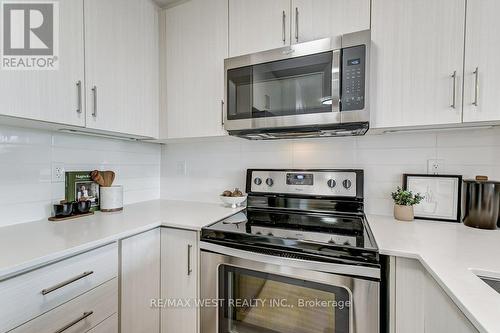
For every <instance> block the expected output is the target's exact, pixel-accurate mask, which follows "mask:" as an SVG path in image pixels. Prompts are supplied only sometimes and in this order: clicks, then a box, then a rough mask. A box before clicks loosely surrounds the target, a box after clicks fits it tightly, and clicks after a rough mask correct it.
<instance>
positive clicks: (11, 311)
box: [0, 243, 118, 332]
mask: <svg viewBox="0 0 500 333" xmlns="http://www.w3.org/2000/svg"><path fill="white" fill-rule="evenodd" d="M117 275H118V247H117V244H116V243H113V244H110V245H106V246H103V247H100V248H98V249H95V250H92V251H89V252H85V253H83V254H79V255H76V256H74V257H71V258H68V259H64V260H62V261H59V262H56V263H53V264H50V265H47V266H44V267H41V268H39V269H36V270H33V271H31V272H28V273H25V274H22V275H19V276H16V277H13V278H10V279H7V280H5V281H2V282H0V332H5V331H8V330H11V329H13V328H14V327H17V326H19V325H21V324H23V323H25V322H27V321H29V320H31V319H32V318H35V317H37V316H39V315H41V314H43V313H45V312H47V311H49V310H52V309H54V308H56V307H57V306H59V305H61V304H63V303H65V302H67V301H69V300H71V299H73V298H75V297H77V296H79V295H82V294H83V293H85V292H87V291H89V290H91V289H93V288H95V287H97V286H99V285H101V284H103V283H104V282H106V281H109V280H111V279H113V278H115V277H117ZM66 319H67V318H66Z"/></svg>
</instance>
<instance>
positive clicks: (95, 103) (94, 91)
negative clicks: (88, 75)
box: [92, 86, 97, 117]
mask: <svg viewBox="0 0 500 333" xmlns="http://www.w3.org/2000/svg"><path fill="white" fill-rule="evenodd" d="M92 96H93V97H94V109H93V111H92V117H97V86H93V87H92Z"/></svg>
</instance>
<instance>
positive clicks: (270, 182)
mask: <svg viewBox="0 0 500 333" xmlns="http://www.w3.org/2000/svg"><path fill="white" fill-rule="evenodd" d="M266 184H267V186H273V185H274V181H273V180H272V179H271V178H267V179H266Z"/></svg>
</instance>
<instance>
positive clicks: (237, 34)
mask: <svg viewBox="0 0 500 333" xmlns="http://www.w3.org/2000/svg"><path fill="white" fill-rule="evenodd" d="M289 44H290V0H272V1H269V0H252V1H248V0H229V56H231V57H234V56H238V55H242V54H247V53H254V52H260V51H264V50H269V49H275V48H278V47H283V46H285V45H289Z"/></svg>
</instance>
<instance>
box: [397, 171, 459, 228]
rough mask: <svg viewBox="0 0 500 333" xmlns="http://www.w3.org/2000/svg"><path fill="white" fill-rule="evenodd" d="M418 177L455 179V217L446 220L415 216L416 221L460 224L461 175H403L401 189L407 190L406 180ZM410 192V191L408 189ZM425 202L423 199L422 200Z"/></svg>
mask: <svg viewBox="0 0 500 333" xmlns="http://www.w3.org/2000/svg"><path fill="white" fill-rule="evenodd" d="M411 177H418V178H454V179H457V187H458V188H457V192H456V193H457V196H458V197H457V210H456V211H457V216H454V217H450V218H449V219H448V218H438V217H431V216H418V215H417V214H415V218H416V219H420V220H431V221H441V222H455V223H460V222H461V220H462V176H461V175H428V174H410V173H405V174H403V189H404V190H408V178H411ZM410 190H411V189H410ZM424 200H425V199H424Z"/></svg>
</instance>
